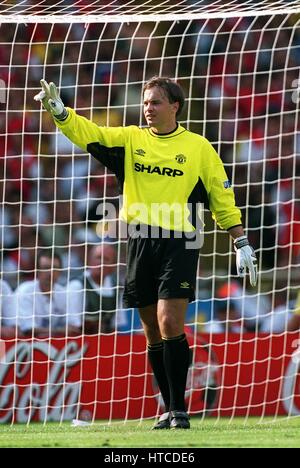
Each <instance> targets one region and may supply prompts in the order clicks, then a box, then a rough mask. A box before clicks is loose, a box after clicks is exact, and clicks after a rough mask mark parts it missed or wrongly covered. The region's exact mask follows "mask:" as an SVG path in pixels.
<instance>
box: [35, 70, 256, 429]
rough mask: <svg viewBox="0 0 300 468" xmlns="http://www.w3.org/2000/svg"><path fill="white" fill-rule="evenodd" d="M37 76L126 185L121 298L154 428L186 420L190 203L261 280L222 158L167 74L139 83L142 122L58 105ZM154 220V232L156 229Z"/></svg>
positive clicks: (192, 278)
mask: <svg viewBox="0 0 300 468" xmlns="http://www.w3.org/2000/svg"><path fill="white" fill-rule="evenodd" d="M41 86H42V90H41V92H40V93H39V94H38V95H37V96H36V97H35V99H36V100H39V101H41V102H42V104H43V106H44V108H45V109H46V110H47V111H48V112H50V113H51V114H52V116H53V119H54V122H55V124H56V125H57V127H58V128H60V130H61V131H62V132H63V134H64V135H65V136H66V137H68V138H69V139H70V140H71V141H72V142H73V143H75V144H76V145H77V146H79V147H80V148H82V149H83V150H84V151H86V152H88V153H90V154H91V155H92V156H94V157H95V158H96V159H97V160H98V161H100V162H101V163H102V164H104V165H105V166H106V167H107V168H108V169H109V170H111V171H113V172H114V173H115V175H116V177H117V179H118V183H119V188H120V191H121V192H122V193H123V195H124V197H123V206H122V209H121V212H120V216H121V218H122V219H123V220H125V221H126V222H127V223H128V224H129V225H130V226H131V225H132V224H134V226H135V227H136V230H134V231H133V232H134V234H132V235H130V236H129V239H128V244H127V275H126V284H125V291H124V298H123V301H124V305H125V306H126V307H137V308H138V309H139V314H140V317H141V321H142V324H143V328H144V331H145V335H146V339H147V348H148V357H149V361H150V364H151V366H152V369H153V373H154V375H155V378H156V380H157V383H158V385H159V388H160V391H161V394H162V397H163V400H164V404H165V408H166V409H165V413H164V414H162V416H161V417H160V418H159V420H158V422H157V423H156V424H155V426H154V428H155V429H168V428H171V429H188V428H189V427H190V422H189V416H188V414H187V412H186V407H185V388H186V380H187V373H188V368H189V364H190V352H189V345H188V342H187V339H186V336H185V333H184V321H185V315H186V310H187V306H188V302H189V301H192V300H194V299H195V295H194V289H195V283H196V271H197V264H198V257H199V246H198V247H195V248H187V238H190V235H191V233H192V235H193V233H195V232H196V227H197V225H196V217H195V216H194V213H193V207H195V206H196V205H197V204H198V203H204V205H205V206H206V207H207V208H209V209H210V211H211V212H212V215H213V218H214V219H215V220H216V221H217V223H218V225H219V226H220V227H221V228H222V229H225V230H227V231H228V232H229V234H230V235H231V237H232V238H233V243H234V249H235V251H236V263H237V271H238V274H239V276H244V275H245V274H246V269H247V268H248V269H249V272H250V283H251V285H252V286H255V284H256V280H257V266H256V264H257V262H256V256H255V253H254V251H253V249H252V248H251V247H250V245H249V242H248V239H247V237H246V236H245V235H244V231H243V227H242V224H241V213H240V211H239V209H238V208H237V207H236V206H235V200H234V193H233V190H232V188H231V186H230V183H229V181H228V177H227V175H226V173H225V170H224V167H223V164H222V161H221V159H220V157H219V156H218V155H217V153H216V152H215V150H214V148H213V147H212V145H211V144H210V143H209V142H208V141H207V140H206V139H205V138H204V137H202V136H200V135H197V134H195V133H192V132H189V131H187V130H186V129H185V128H184V127H182V126H181V125H180V124H179V123H178V122H177V118H178V116H179V114H180V112H181V110H182V107H183V105H184V95H183V92H182V89H181V87H180V86H179V85H178V84H177V83H176V82H174V81H173V80H171V79H169V78H163V77H154V78H152V79H151V80H150V81H148V82H147V83H146V85H145V86H144V89H143V106H144V115H145V119H146V122H147V124H148V127H147V128H139V127H137V126H128V127H115V128H114V127H98V126H97V125H96V124H95V123H93V122H91V121H90V120H88V119H86V118H84V117H82V116H79V115H78V114H77V113H76V112H75V111H74V110H73V109H71V108H66V107H64V104H63V102H62V100H61V98H60V96H59V93H58V90H57V88H56V86H55V84H54V83H50V84H48V83H47V82H46V81H45V80H41ZM153 204H158V205H163V207H164V210H163V212H161V211H157V210H154V209H153ZM167 212H168V213H167ZM167 214H168V216H167ZM152 227H156V228H157V230H156V231H155V232H156V234H157V233H158V235H155V236H154V235H153V232H154V231H153V230H152ZM138 229H140V235H137V230H138ZM166 232H167V233H168V236H166Z"/></svg>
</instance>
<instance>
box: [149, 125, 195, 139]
mask: <svg viewBox="0 0 300 468" xmlns="http://www.w3.org/2000/svg"><path fill="white" fill-rule="evenodd" d="M147 130H148V132H149V134H150V135H151V136H152V137H153V138H163V139H165V140H167V139H168V138H175V137H177V136H179V135H182V134H183V133H184V132H187V130H186V129H185V128H183V130H182V132H180V133H176V134H175V135H174V133H175V132H176V131H177V130H178V127H177V128H176V130H173V132H171V133H170V134H169V133H154V132H151V129H150V128H147ZM164 135H170V136H164Z"/></svg>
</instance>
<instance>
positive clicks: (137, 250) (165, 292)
mask: <svg viewBox="0 0 300 468" xmlns="http://www.w3.org/2000/svg"><path fill="white" fill-rule="evenodd" d="M198 258H199V248H193V249H186V238H179V239H178V238H174V237H173V238H168V239H163V238H159V239H151V238H148V237H147V238H143V237H137V238H133V237H129V239H128V243H127V274H126V282H125V290H124V295H123V304H124V307H146V306H148V305H151V304H155V303H157V301H158V299H171V298H174V299H181V298H184V299H188V300H189V302H191V301H193V300H194V299H195V287H196V274H197V265H198Z"/></svg>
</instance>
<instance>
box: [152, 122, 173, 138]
mask: <svg viewBox="0 0 300 468" xmlns="http://www.w3.org/2000/svg"><path fill="white" fill-rule="evenodd" d="M177 129H178V123H177V125H176V128H174V130H172V131H171V132H167V133H155V132H153V130H152V133H154V135H157V136H166V135H171V133H174V132H176V130H177Z"/></svg>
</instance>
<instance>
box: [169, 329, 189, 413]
mask: <svg viewBox="0 0 300 468" xmlns="http://www.w3.org/2000/svg"><path fill="white" fill-rule="evenodd" d="M164 363H165V369H166V374H167V377H168V381H169V388H170V411H172V410H177V411H185V410H186V408H185V401H184V395H185V388H186V380H187V373H188V369H189V364H190V348H189V345H188V342H187V339H186V336H185V334H183V335H180V336H176V337H174V338H167V339H164Z"/></svg>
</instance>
